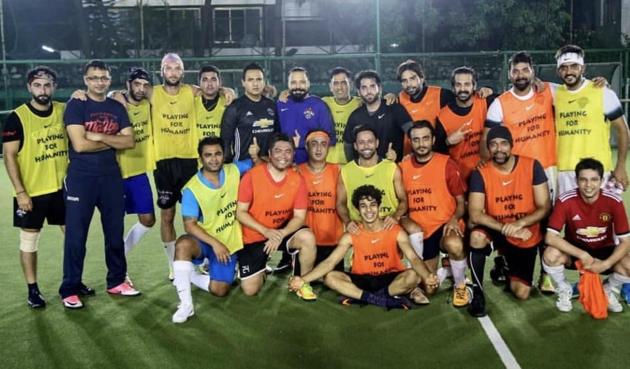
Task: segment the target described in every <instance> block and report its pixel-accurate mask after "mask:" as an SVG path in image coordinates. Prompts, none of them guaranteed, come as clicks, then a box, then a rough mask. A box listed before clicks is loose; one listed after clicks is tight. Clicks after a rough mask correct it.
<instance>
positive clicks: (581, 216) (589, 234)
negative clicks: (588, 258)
mask: <svg viewBox="0 0 630 369" xmlns="http://www.w3.org/2000/svg"><path fill="white" fill-rule="evenodd" d="M547 227H548V228H547V230H548V231H550V232H555V233H558V234H559V233H560V231H562V228H563V227H564V228H565V229H564V238H565V239H566V240H567V241H568V242H569V243H571V244H572V245H573V246H576V247H579V248H580V249H583V250H587V251H588V250H596V249H600V248H604V247H611V246H614V245H615V239H614V236H617V237H628V236H630V229H628V217H627V216H626V209H625V207H624V205H623V201H622V199H621V198H620V197H619V196H617V195H616V194H615V193H613V192H609V191H606V190H600V192H599V197H598V198H597V200H595V202H594V203H592V204H587V203H586V202H584V200H583V199H582V197H581V196H580V194H579V193H578V190H577V189H573V190H571V191H567V192H565V193H564V194H562V195H561V196H560V198H558V201H556V205H555V206H554V208H553V212H552V213H551V217H550V218H549V224H548V226H547Z"/></svg>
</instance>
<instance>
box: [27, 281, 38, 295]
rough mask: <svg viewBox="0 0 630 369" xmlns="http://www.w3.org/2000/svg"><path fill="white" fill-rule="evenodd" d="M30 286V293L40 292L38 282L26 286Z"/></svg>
mask: <svg viewBox="0 0 630 369" xmlns="http://www.w3.org/2000/svg"><path fill="white" fill-rule="evenodd" d="M26 285H27V286H28V293H34V292H37V291H39V287H38V286H37V282H35V283H27V284H26Z"/></svg>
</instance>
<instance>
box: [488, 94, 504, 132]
mask: <svg viewBox="0 0 630 369" xmlns="http://www.w3.org/2000/svg"><path fill="white" fill-rule="evenodd" d="M501 122H503V108H502V107H501V100H499V99H494V101H493V102H492V104H490V107H489V108H488V115H487V116H486V124H485V126H486V128H492V127H494V126H498V125H500V124H501Z"/></svg>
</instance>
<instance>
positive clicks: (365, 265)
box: [289, 185, 438, 309]
mask: <svg viewBox="0 0 630 369" xmlns="http://www.w3.org/2000/svg"><path fill="white" fill-rule="evenodd" d="M352 204H353V206H354V207H355V208H356V209H357V211H358V212H359V214H360V216H361V221H360V222H358V226H357V227H358V230H357V232H355V233H354V234H352V233H345V234H344V235H343V236H342V238H341V240H340V241H339V246H337V248H335V250H334V251H333V252H332V254H330V256H329V257H328V258H327V259H326V260H324V261H323V262H322V263H320V264H318V265H317V266H316V267H315V269H313V270H312V271H311V272H310V273H307V274H305V275H303V276H302V277H294V278H292V279H291V280H290V282H289V287H290V288H291V289H293V290H298V289H299V288H302V286H304V285H307V284H308V283H309V282H312V281H314V280H317V279H319V278H321V277H324V276H325V277H324V283H325V284H326V285H327V286H328V287H329V288H331V289H333V290H335V291H337V292H339V293H341V294H342V295H343V296H342V298H341V300H340V301H341V303H342V304H350V303H353V302H358V303H365V304H373V305H377V306H382V307H385V308H388V309H391V308H402V309H409V308H410V307H411V305H410V303H409V301H408V300H407V299H406V298H404V297H403V298H395V297H394V296H401V295H407V294H409V293H410V292H411V291H413V290H414V288H415V287H416V286H417V285H418V283H420V282H424V283H425V284H427V285H429V286H431V287H432V288H437V284H438V281H437V277H436V276H435V275H434V274H432V273H430V272H429V270H428V269H427V267H426V265H424V263H423V262H422V260H421V259H419V258H418V256H417V255H416V254H415V252H414V251H413V249H412V248H411V246H410V245H409V238H408V237H407V233H405V231H403V230H402V228H401V227H400V226H399V225H394V226H393V227H386V225H385V222H384V221H383V219H382V218H381V217H380V216H379V206H380V204H381V191H380V190H379V189H377V188H376V187H374V186H371V185H364V186H360V187H359V188H357V189H356V190H355V191H354V192H353V193H352ZM350 248H352V251H353V252H352V270H351V272H350V273H344V272H342V271H335V270H333V269H334V266H335V265H336V264H338V263H339V262H340V261H342V260H343V258H344V256H345V255H346V253H347V252H348V250H350ZM401 254H402V255H401ZM403 255H404V256H405V257H406V258H407V259H408V260H409V262H410V263H411V267H412V269H406V268H405V266H404V265H403V263H402V260H401V258H402V256H403Z"/></svg>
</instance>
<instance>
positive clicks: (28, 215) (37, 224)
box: [13, 190, 66, 229]
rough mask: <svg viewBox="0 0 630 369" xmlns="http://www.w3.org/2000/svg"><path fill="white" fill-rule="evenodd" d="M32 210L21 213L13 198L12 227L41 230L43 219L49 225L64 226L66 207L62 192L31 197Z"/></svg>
mask: <svg viewBox="0 0 630 369" xmlns="http://www.w3.org/2000/svg"><path fill="white" fill-rule="evenodd" d="M31 200H32V201H33V210H31V211H23V210H20V208H18V204H17V199H16V198H15V197H14V198H13V226H14V227H18V228H26V229H41V228H42V227H43V226H44V219H45V220H46V221H47V222H48V224H50V225H64V224H66V205H65V203H64V200H63V190H59V191H57V192H53V193H49V194H46V195H40V196H35V197H31Z"/></svg>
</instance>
